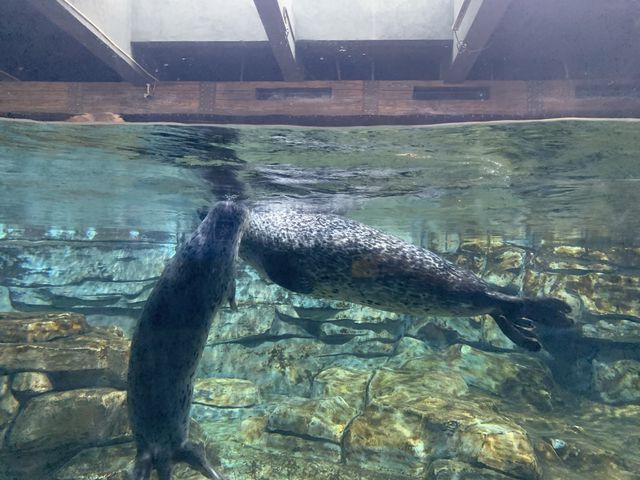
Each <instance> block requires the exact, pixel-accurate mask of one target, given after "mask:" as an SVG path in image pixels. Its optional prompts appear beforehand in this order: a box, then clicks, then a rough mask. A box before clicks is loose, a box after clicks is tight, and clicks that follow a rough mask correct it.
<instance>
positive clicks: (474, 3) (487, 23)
mask: <svg viewBox="0 0 640 480" xmlns="http://www.w3.org/2000/svg"><path fill="white" fill-rule="evenodd" d="M510 3H511V0H469V1H465V2H463V4H462V7H461V9H460V12H459V14H458V16H457V17H456V20H455V22H454V29H453V34H454V35H453V58H452V60H451V65H450V66H449V68H447V69H445V71H444V73H443V77H442V78H443V80H444V81H445V82H450V83H455V82H462V81H464V80H465V79H466V78H467V75H468V74H469V72H470V71H471V68H472V67H473V64H474V63H475V62H476V60H477V58H478V56H479V55H480V53H481V52H482V50H483V49H484V48H485V46H486V45H487V42H488V41H489V38H491V34H492V33H493V31H494V30H495V29H496V27H497V26H498V24H499V23H500V21H501V20H502V17H503V16H504V14H505V12H506V11H507V7H508V6H509V4H510Z"/></svg>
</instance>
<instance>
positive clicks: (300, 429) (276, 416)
mask: <svg viewBox="0 0 640 480" xmlns="http://www.w3.org/2000/svg"><path fill="white" fill-rule="evenodd" d="M356 413H357V412H356V410H355V408H353V407H351V406H350V405H349V404H348V403H347V402H346V401H345V400H344V399H343V398H342V397H340V396H335V397H327V398H321V399H308V398H290V399H288V400H286V401H284V402H283V403H281V404H280V405H278V406H276V408H275V409H274V410H273V411H272V412H271V413H270V415H269V417H268V420H267V430H268V431H270V432H275V433H285V434H292V435H296V436H299V437H304V438H309V437H311V438H317V439H320V440H328V441H330V442H332V443H335V444H339V443H340V442H341V440H342V434H343V433H344V431H345V429H346V428H347V425H348V424H349V423H350V422H351V420H352V419H353V417H354V416H355V415H356Z"/></svg>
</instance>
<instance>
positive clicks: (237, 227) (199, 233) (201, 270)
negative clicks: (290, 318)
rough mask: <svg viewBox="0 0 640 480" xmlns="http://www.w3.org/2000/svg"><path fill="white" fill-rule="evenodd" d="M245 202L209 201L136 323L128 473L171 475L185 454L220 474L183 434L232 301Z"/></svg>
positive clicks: (163, 479)
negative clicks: (199, 373)
mask: <svg viewBox="0 0 640 480" xmlns="http://www.w3.org/2000/svg"><path fill="white" fill-rule="evenodd" d="M247 219H248V211H247V209H246V208H245V207H244V206H242V205H240V204H238V203H234V202H219V203H217V204H216V205H214V206H213V207H212V208H211V210H210V211H209V213H208V214H207V216H206V217H205V219H204V220H203V221H202V223H201V224H200V226H199V227H198V229H197V230H196V231H195V232H194V233H193V235H192V236H191V238H190V239H189V240H188V241H187V242H186V243H185V244H183V245H182V246H181V247H180V248H179V249H178V251H177V252H176V254H175V256H174V257H173V259H171V261H170V262H169V264H168V265H167V267H166V268H165V269H164V271H163V272H162V275H161V276H160V279H159V280H158V282H157V283H156V285H155V287H154V289H153V291H152V292H151V295H150V296H149V299H148V300H147V303H146V304H145V306H144V309H143V311H142V315H141V318H140V320H139V321H138V324H137V326H136V330H135V333H134V335H133V340H132V342H131V358H130V360H129V373H128V396H127V398H128V407H129V418H130V420H131V425H132V428H133V433H134V436H135V440H136V446H137V449H138V451H137V455H136V462H135V466H134V470H133V479H134V480H141V479H148V478H149V475H150V473H151V470H152V469H153V468H155V469H156V470H157V472H158V478H159V479H160V480H170V478H171V464H172V463H173V462H180V461H182V462H186V463H188V464H189V465H191V466H192V467H193V468H194V469H196V470H198V471H200V472H201V473H202V474H204V475H205V476H206V477H208V478H213V479H221V478H222V476H221V475H220V474H218V473H217V472H216V471H215V470H214V469H213V468H212V467H211V466H210V465H209V462H208V461H207V459H206V457H205V454H204V450H203V449H202V448H201V447H200V446H199V445H196V444H194V443H191V442H189V441H188V440H187V436H188V424H189V423H188V422H189V412H190V410H191V397H192V394H193V377H194V374H195V371H196V367H197V365H198V362H199V361H200V357H201V356H202V351H203V349H204V346H205V343H206V340H207V334H208V332H209V327H210V326H211V321H212V318H213V316H214V315H215V313H216V311H217V310H218V309H219V307H220V306H221V305H222V304H223V303H224V302H225V301H227V300H229V301H230V302H231V303H232V305H233V297H234V294H235V280H234V276H235V263H236V260H237V256H238V246H239V243H240V237H241V236H242V232H243V230H244V228H245V226H246V224H247Z"/></svg>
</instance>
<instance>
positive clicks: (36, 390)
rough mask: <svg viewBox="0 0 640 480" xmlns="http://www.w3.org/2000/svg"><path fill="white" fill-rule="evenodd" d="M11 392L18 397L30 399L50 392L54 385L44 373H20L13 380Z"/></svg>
mask: <svg viewBox="0 0 640 480" xmlns="http://www.w3.org/2000/svg"><path fill="white" fill-rule="evenodd" d="M11 390H12V391H13V393H14V394H15V395H16V396H17V397H21V398H28V397H34V396H36V395H40V394H43V393H47V392H50V391H51V390H53V385H52V384H51V380H50V379H49V377H48V376H47V375H46V374H44V373H41V372H20V373H16V374H15V375H14V376H13V378H12V379H11Z"/></svg>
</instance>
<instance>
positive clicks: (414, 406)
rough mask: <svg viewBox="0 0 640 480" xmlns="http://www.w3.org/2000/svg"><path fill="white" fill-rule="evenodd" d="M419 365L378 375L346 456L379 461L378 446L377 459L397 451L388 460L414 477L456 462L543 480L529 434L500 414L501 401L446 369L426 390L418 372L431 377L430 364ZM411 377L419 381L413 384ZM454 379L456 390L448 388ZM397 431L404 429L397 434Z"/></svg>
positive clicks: (348, 439)
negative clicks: (431, 465)
mask: <svg viewBox="0 0 640 480" xmlns="http://www.w3.org/2000/svg"><path fill="white" fill-rule="evenodd" d="M408 363H409V362H408ZM417 365H418V364H417V363H416V364H414V365H411V367H412V368H411V369H410V370H409V373H407V371H406V370H404V371H403V370H400V371H388V372H385V371H383V370H381V371H379V372H377V373H376V376H375V377H374V379H373V380H372V381H371V385H370V399H371V401H370V404H369V406H368V407H367V409H366V410H365V413H364V415H362V416H360V417H358V418H356V419H355V420H354V422H353V424H352V426H351V427H350V428H349V431H348V433H347V437H346V445H347V447H348V450H347V452H352V453H354V454H355V455H356V458H358V459H359V460H360V461H372V462H375V461H377V460H375V458H374V457H375V456H374V455H373V450H371V448H370V447H371V444H375V445H376V446H377V451H376V455H380V456H381V458H385V455H390V454H391V452H395V453H394V454H392V455H391V457H389V458H388V459H387V461H389V462H391V463H398V462H399V463H398V464H402V463H404V464H406V465H409V466H411V468H412V469H414V470H415V472H419V471H421V469H422V468H423V465H424V462H425V461H432V460H435V459H438V458H453V459H457V460H460V461H463V462H467V463H471V464H473V465H483V466H485V467H487V468H490V469H492V470H497V471H500V472H503V473H505V474H507V475H512V476H516V477H517V478H525V479H531V480H534V479H537V478H539V476H540V469H539V466H538V463H537V459H536V456H535V452H534V450H533V446H532V444H531V442H530V441H529V438H528V436H527V432H526V431H525V430H524V429H523V428H522V427H521V426H519V425H517V424H516V423H514V422H513V421H511V420H510V419H509V418H507V417H505V416H503V415H500V414H498V413H497V412H496V407H495V406H496V404H497V401H498V400H493V399H491V398H490V397H483V396H482V395H480V394H478V393H475V392H474V393H473V395H472V392H471V391H470V390H469V391H467V387H466V382H465V380H466V379H464V378H463V375H464V374H463V373H462V372H458V373H456V372H455V370H449V369H447V368H441V369H440V372H439V373H438V372H437V371H436V372H433V375H434V378H433V380H432V381H424V383H423V384H422V385H421V384H420V383H421V379H420V378H419V375H416V373H421V372H425V374H427V372H429V370H428V368H424V367H426V366H427V365H428V364H427V363H426V360H425V359H421V363H420V365H422V367H423V368H420V369H419V370H417V371H416V369H415V367H416V366H417ZM431 365H432V366H434V364H433V363H431ZM436 365H437V364H436ZM414 372H415V373H414ZM410 374H413V375H414V376H415V377H414V378H413V380H411V377H409V375H410ZM456 375H457V376H458V378H457V380H456V379H455V378H456ZM396 376H397V378H394V377H396ZM403 376H404V377H406V378H403ZM438 377H439V378H438ZM449 377H451V378H452V381H451V386H450V387H449V388H445V385H446V382H447V378H449ZM378 378H379V379H378ZM405 381H408V383H407V385H406V388H405V384H404V382H405ZM456 395H457V396H456ZM391 422H393V423H391ZM391 425H393V427H392V426H391ZM409 425H413V427H411V428H409V427H408V426H409ZM418 426H420V427H419V428H418ZM385 427H386V428H391V430H385ZM395 428H398V429H399V430H398V431H397V432H396V431H395V430H394V429H395ZM352 434H353V435H352ZM393 435H399V437H398V438H393ZM354 441H355V443H353V442H354ZM398 450H400V451H401V452H402V454H401V453H399V452H398ZM347 458H348V457H347ZM399 459H400V460H399ZM412 471H413V470H412Z"/></svg>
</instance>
